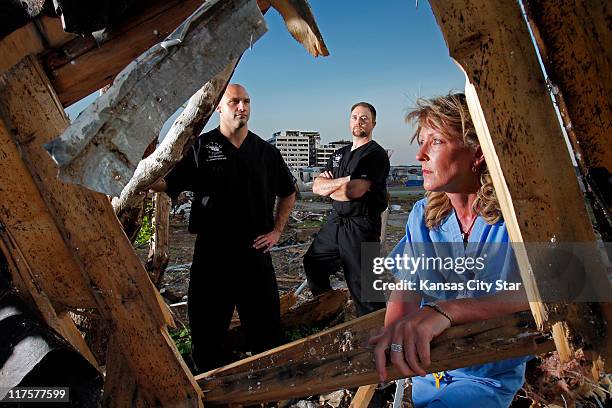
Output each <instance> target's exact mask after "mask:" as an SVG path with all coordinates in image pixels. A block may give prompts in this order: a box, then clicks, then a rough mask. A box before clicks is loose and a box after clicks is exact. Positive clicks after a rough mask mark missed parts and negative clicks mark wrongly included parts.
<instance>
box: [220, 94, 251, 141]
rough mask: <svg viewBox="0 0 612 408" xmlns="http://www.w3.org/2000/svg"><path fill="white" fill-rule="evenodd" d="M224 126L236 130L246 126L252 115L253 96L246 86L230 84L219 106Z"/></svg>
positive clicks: (222, 125) (221, 121)
mask: <svg viewBox="0 0 612 408" xmlns="http://www.w3.org/2000/svg"><path fill="white" fill-rule="evenodd" d="M217 112H219V121H220V124H221V127H222V128H225V129H228V130H235V129H240V128H242V127H245V126H246V125H247V122H248V121H249V117H250V115H251V98H250V97H249V93H248V92H247V90H246V88H245V87H243V86H242V85H239V84H229V85H228V86H227V88H226V89H225V93H224V94H223V97H222V98H221V101H220V102H219V106H217Z"/></svg>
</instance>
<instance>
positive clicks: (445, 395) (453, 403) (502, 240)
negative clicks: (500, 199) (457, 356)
mask: <svg viewBox="0 0 612 408" xmlns="http://www.w3.org/2000/svg"><path fill="white" fill-rule="evenodd" d="M425 204H426V199H422V200H420V201H418V202H416V203H415V205H414V207H413V209H412V211H411V212H410V215H409V217H408V222H407V223H406V235H405V236H404V238H402V240H401V241H400V242H399V243H398V244H397V246H396V247H395V248H394V249H393V251H392V252H391V253H390V254H389V257H393V258H395V256H396V255H397V254H400V255H407V256H409V257H421V258H424V257H430V258H431V257H437V258H442V259H446V260H448V259H459V258H472V259H478V258H479V259H480V261H481V263H480V264H479V266H481V265H482V264H484V265H485V267H484V268H477V267H472V268H471V269H467V268H465V267H461V268H458V269H459V270H460V271H461V273H457V271H455V270H453V269H449V268H448V269H447V266H448V264H447V265H446V266H445V267H444V268H442V269H440V268H439V266H440V265H439V264H438V265H434V264H433V263H432V264H429V265H428V266H429V267H420V268H418V269H417V270H416V271H414V270H411V271H407V270H398V269H395V270H393V271H392V272H393V273H394V275H395V276H396V278H398V279H405V280H407V281H412V282H415V285H416V287H417V288H419V287H420V289H422V290H421V291H420V293H421V295H422V297H423V298H422V302H424V301H435V300H451V299H458V298H464V297H478V296H484V295H492V294H495V293H496V292H497V291H498V289H499V288H498V286H497V285H496V283H497V282H498V281H501V282H502V284H503V282H508V283H517V282H521V280H520V274H519V272H518V267H517V264H516V260H515V257H514V255H513V253H512V248H511V245H510V242H509V237H508V231H507V230H506V226H505V224H504V222H503V221H499V222H497V223H496V224H493V225H489V224H488V223H487V222H486V221H485V220H484V219H483V218H482V217H481V216H478V217H477V218H476V221H475V223H474V226H473V229H472V232H471V234H470V236H469V239H468V243H467V244H465V245H464V243H463V239H462V236H461V230H460V228H459V223H458V221H457V217H456V215H455V213H454V210H453V212H451V213H450V214H449V215H448V216H447V217H446V219H445V220H444V221H443V222H442V223H441V225H440V226H439V227H438V228H435V229H431V230H430V229H429V228H427V226H426V225H425V217H424V214H425ZM470 266H472V265H470ZM420 281H427V282H429V283H435V284H437V285H430V284H427V285H425V286H421V285H420ZM468 281H472V283H471V285H468ZM474 281H476V282H482V283H479V284H478V285H477V287H474V286H475V285H474ZM445 283H446V284H447V285H448V284H453V285H450V286H447V287H451V288H454V289H449V290H441V289H438V288H436V287H432V286H437V287H439V286H440V285H443V284H445ZM486 284H492V285H491V286H487V285H486ZM530 358H531V357H530V356H526V357H521V358H514V359H508V360H503V361H497V362H493V363H487V364H481V365H475V366H471V367H465V368H460V369H457V370H449V371H446V372H445V375H444V379H442V381H441V382H440V388H437V387H436V381H435V379H434V377H433V375H432V374H428V375H427V376H425V377H413V379H412V381H413V392H412V394H413V402H414V404H415V407H445V406H448V407H475V406H486V407H508V406H509V405H510V404H511V402H512V399H513V397H514V394H515V393H516V392H517V391H518V390H519V389H520V387H521V386H522V384H523V381H524V375H525V362H526V361H527V360H529V359H530Z"/></svg>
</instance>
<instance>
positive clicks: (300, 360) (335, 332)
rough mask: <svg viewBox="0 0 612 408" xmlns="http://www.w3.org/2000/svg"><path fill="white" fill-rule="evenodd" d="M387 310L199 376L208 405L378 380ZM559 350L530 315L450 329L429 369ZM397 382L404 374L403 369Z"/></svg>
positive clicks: (434, 347)
mask: <svg viewBox="0 0 612 408" xmlns="http://www.w3.org/2000/svg"><path fill="white" fill-rule="evenodd" d="M384 313H385V311H384V310H381V311H377V312H374V313H371V314H369V315H366V316H363V317H361V318H359V319H356V320H353V321H351V322H348V323H345V324H343V325H340V326H337V327H335V328H332V329H329V330H326V331H324V332H321V333H318V334H316V335H312V336H309V337H307V338H305V339H302V340H298V341H295V342H293V343H290V344H287V345H284V346H280V347H277V348H275V349H272V350H269V351H266V352H264V353H261V354H258V355H256V356H253V357H251V358H248V359H244V360H241V361H238V362H236V363H233V364H230V365H228V366H225V367H222V368H219V369H216V370H213V371H209V372H207V373H205V374H202V375H199V376H197V377H196V380H197V381H198V384H199V385H200V387H201V389H202V391H203V392H204V398H205V400H206V403H207V405H218V404H228V403H232V404H245V405H246V404H251V403H255V402H264V401H277V400H280V399H289V398H294V397H300V396H305V395H314V394H319V393H322V392H328V391H333V390H337V389H340V388H350V387H356V386H361V385H367V384H372V383H378V381H379V378H378V374H377V372H376V368H375V365H374V355H373V352H372V349H371V348H370V347H368V346H366V341H367V339H368V338H369V337H370V336H371V335H372V334H373V331H374V330H377V329H379V328H380V327H382V325H383V320H384ZM553 349H554V344H553V342H552V340H550V338H549V336H548V335H547V334H543V333H540V332H538V331H537V330H536V328H535V324H534V321H533V318H532V317H531V315H530V314H529V312H520V313H516V314H513V315H510V316H504V317H499V318H496V319H491V320H487V321H483V322H475V323H470V324H466V325H461V326H456V327H452V328H450V329H448V330H447V331H445V332H444V333H442V335H440V336H438V337H437V338H435V339H434V340H433V341H432V343H431V366H429V367H428V368H427V371H428V372H430V373H431V372H436V371H442V370H450V369H454V368H459V367H466V366H470V365H474V364H482V363H485V362H491V361H498V360H503V359H507V358H513V357H519V356H523V355H529V354H531V355H537V354H541V353H545V352H548V351H551V350H553ZM388 372H389V379H390V380H391V379H397V378H401V377H403V376H402V375H401V374H400V373H399V371H397V370H396V369H395V368H390V369H389V371H388Z"/></svg>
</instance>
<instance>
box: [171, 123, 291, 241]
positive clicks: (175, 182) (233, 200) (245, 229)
mask: <svg viewBox="0 0 612 408" xmlns="http://www.w3.org/2000/svg"><path fill="white" fill-rule="evenodd" d="M165 179H166V183H167V186H168V188H167V190H166V192H167V193H168V195H169V196H170V197H172V198H173V199H174V198H176V197H177V196H178V195H179V194H180V193H181V192H182V191H192V192H193V193H194V198H193V201H192V204H191V214H190V216H189V232H191V233H196V234H200V235H203V236H204V237H209V238H213V239H216V238H227V239H230V240H231V242H232V243H236V244H248V245H250V244H252V242H253V240H254V239H255V238H256V237H257V236H258V235H261V234H266V233H268V232H270V231H272V229H273V228H274V218H273V217H274V215H273V214H274V204H275V201H276V197H277V196H278V197H288V196H290V195H291V194H293V193H294V192H295V187H294V179H293V176H292V175H291V173H290V171H289V169H288V168H287V165H286V164H285V161H284V160H283V158H282V156H281V154H280V152H279V151H278V149H277V148H276V147H274V146H272V145H271V144H269V143H267V142H265V141H263V140H262V139H261V138H260V137H259V136H257V135H256V134H254V133H252V132H250V131H249V132H248V134H247V137H246V138H245V139H244V141H243V142H242V144H241V145H240V148H236V147H235V146H234V145H233V144H232V143H231V142H230V141H229V140H228V139H227V138H226V137H225V136H223V134H221V132H220V131H219V128H217V129H213V130H211V131H210V132H207V133H204V134H202V135H201V136H200V137H199V138H198V139H197V140H196V142H195V143H194V145H193V146H192V147H191V149H190V150H189V151H188V152H187V154H185V157H183V159H182V160H181V161H180V162H179V163H177V165H176V166H175V168H174V169H173V170H172V171H171V172H170V173H169V174H168V175H167V176H166V177H165ZM226 244H227V243H226Z"/></svg>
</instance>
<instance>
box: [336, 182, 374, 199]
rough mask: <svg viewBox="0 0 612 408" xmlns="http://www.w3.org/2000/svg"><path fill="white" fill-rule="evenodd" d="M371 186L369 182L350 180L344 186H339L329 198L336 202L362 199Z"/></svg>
mask: <svg viewBox="0 0 612 408" xmlns="http://www.w3.org/2000/svg"><path fill="white" fill-rule="evenodd" d="M371 185H372V182H371V181H369V180H360V179H357V180H351V181H349V182H348V183H346V184H343V185H342V186H340V187H339V188H338V189H337V190H336V191H334V192H333V193H331V194H330V195H329V196H330V197H331V198H332V199H333V200H336V201H351V200H356V199H358V198H360V197H363V195H364V194H365V193H367V192H368V189H369V188H370V186H371Z"/></svg>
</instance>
